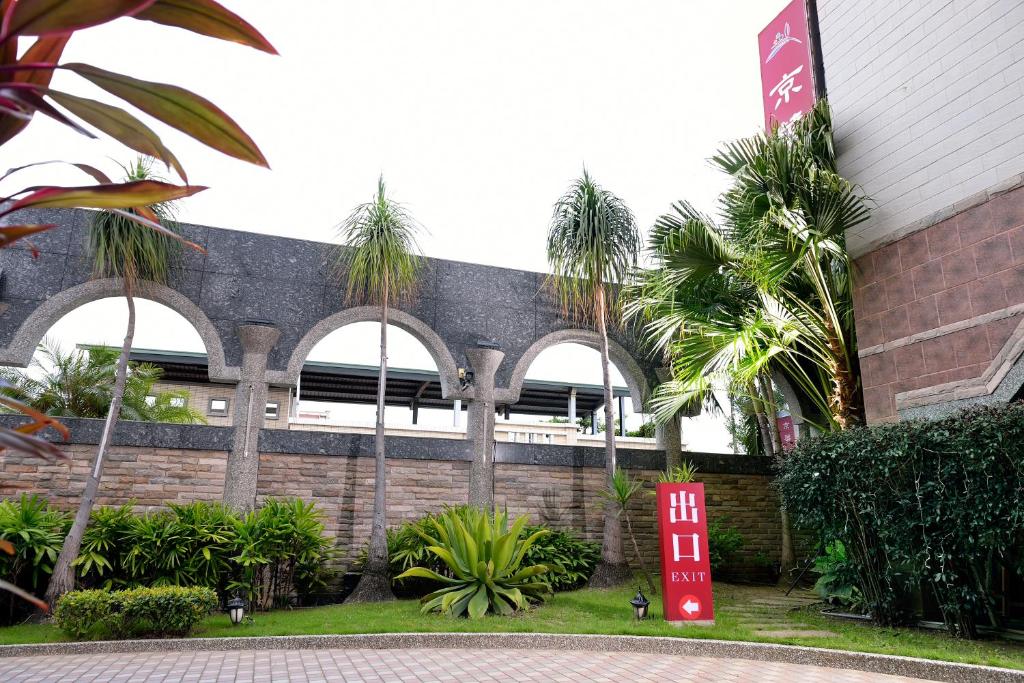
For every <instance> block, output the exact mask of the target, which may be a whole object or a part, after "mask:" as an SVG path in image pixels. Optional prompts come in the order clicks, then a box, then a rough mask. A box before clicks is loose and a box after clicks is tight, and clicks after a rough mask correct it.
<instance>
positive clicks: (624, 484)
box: [600, 469, 658, 593]
mask: <svg viewBox="0 0 1024 683" xmlns="http://www.w3.org/2000/svg"><path fill="white" fill-rule="evenodd" d="M643 488H644V483H643V481H641V480H640V479H637V478H635V477H632V476H630V475H629V474H626V471H625V470H622V469H617V470H615V474H614V475H612V482H611V485H610V486H608V488H607V489H604V490H603V491H601V492H600V493H601V497H602V498H604V499H605V501H607V506H606V507H608V508H609V509H611V510H612V511H614V513H615V515H616V516H621V517H622V519H623V520H625V522H626V530H627V531H628V532H629V540H630V541H632V543H633V553H634V554H635V555H636V561H637V562H638V563H639V564H640V571H641V572H642V573H643V575H644V578H645V579H646V580H647V587H648V588H650V590H651V593H657V592H658V589H657V587H656V586H655V585H654V579H653V578H651V573H650V572H649V571H647V562H646V561H644V556H643V555H641V554H640V546H639V544H637V542H636V535H635V534H634V533H633V520H632V519H630V516H629V504H630V503H631V502H632V501H633V499H634V498H636V497H637V495H638V494H639V493H640V492H641V491H643Z"/></svg>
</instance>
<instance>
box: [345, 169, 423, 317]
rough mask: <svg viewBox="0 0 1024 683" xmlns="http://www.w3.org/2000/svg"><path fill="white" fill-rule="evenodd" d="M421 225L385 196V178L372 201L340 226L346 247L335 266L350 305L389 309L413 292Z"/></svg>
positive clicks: (356, 209) (419, 252)
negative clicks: (385, 307) (389, 306)
mask: <svg viewBox="0 0 1024 683" xmlns="http://www.w3.org/2000/svg"><path fill="white" fill-rule="evenodd" d="M419 230H420V226H419V224H418V223H417V222H416V221H415V219H414V218H413V217H412V215H411V214H410V213H409V212H408V211H407V210H406V208H405V207H404V206H402V204H400V203H398V202H396V201H394V200H393V199H390V198H389V197H388V196H387V187H386V185H385V183H384V176H381V177H380V178H379V179H378V181H377V193H376V195H375V196H374V198H373V199H372V200H371V201H369V202H366V203H365V204H360V205H359V206H357V207H356V208H355V209H354V210H353V211H352V213H351V214H350V215H349V217H348V218H346V219H345V220H344V221H343V222H342V223H341V225H340V226H339V227H338V233H339V235H340V237H341V239H342V241H343V243H344V247H342V248H340V249H338V250H337V252H336V254H335V266H336V268H337V270H338V272H339V274H341V276H342V277H343V278H345V280H346V296H347V297H348V299H349V300H350V301H362V302H366V303H370V304H374V305H380V304H384V303H388V304H393V303H397V302H398V301H400V300H402V299H404V298H406V297H408V296H410V295H411V294H412V293H413V291H415V288H416V283H417V281H418V278H419V271H420V269H421V267H422V262H423V259H422V252H421V250H420V247H419V243H418V242H417V233H418V232H419Z"/></svg>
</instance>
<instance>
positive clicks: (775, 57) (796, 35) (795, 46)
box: [757, 0, 814, 130]
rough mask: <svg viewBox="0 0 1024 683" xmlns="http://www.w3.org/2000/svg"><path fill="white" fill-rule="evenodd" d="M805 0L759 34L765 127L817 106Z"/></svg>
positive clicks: (788, 8)
mask: <svg viewBox="0 0 1024 683" xmlns="http://www.w3.org/2000/svg"><path fill="white" fill-rule="evenodd" d="M804 3H805V0H792V2H790V3H789V4H788V5H786V7H785V9H783V10H782V11H781V12H779V15H778V16H777V17H775V18H774V19H772V21H771V22H770V23H769V24H768V25H767V26H766V27H765V28H764V30H763V31H761V32H760V33H759V34H757V45H758V49H759V53H760V56H761V99H762V101H763V103H764V126H765V129H767V130H771V127H772V123H773V122H776V121H777V122H778V123H789V122H790V121H793V120H795V119H797V118H799V117H800V116H801V115H802V114H805V113H806V112H808V111H810V110H811V108H812V107H814V67H813V61H812V59H811V39H810V36H809V34H808V30H807V7H806V5H805V4H804Z"/></svg>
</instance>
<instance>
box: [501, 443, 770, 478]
mask: <svg viewBox="0 0 1024 683" xmlns="http://www.w3.org/2000/svg"><path fill="white" fill-rule="evenodd" d="M615 455H616V458H617V459H618V461H619V465H620V466H621V467H623V468H626V469H636V470H662V469H665V451H663V450H661V449H658V450H648V449H643V448H616V449H615ZM683 460H687V461H689V462H691V463H693V464H694V465H696V467H697V469H698V471H700V472H707V473H709V474H764V475H770V474H773V469H772V466H771V460H769V459H768V458H762V457H753V456H747V455H722V454H716V453H697V452H684V453H683ZM494 461H495V462H500V463H510V464H516V465H551V466H562V467H570V466H571V467H604V449H603V448H599V447H595V446H563V445H555V444H525V443H502V442H498V443H497V444H495V452H494Z"/></svg>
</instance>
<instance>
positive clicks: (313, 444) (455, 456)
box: [260, 429, 473, 462]
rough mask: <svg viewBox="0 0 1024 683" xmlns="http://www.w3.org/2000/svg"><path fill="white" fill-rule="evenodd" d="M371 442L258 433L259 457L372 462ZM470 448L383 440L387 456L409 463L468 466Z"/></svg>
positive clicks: (450, 442) (457, 442)
mask: <svg viewBox="0 0 1024 683" xmlns="http://www.w3.org/2000/svg"><path fill="white" fill-rule="evenodd" d="M374 438H375V437H374V435H373V434H347V433H344V432H311V431H304V430H301V429H293V430H292V429H263V430H260V453H288V454H296V455H354V456H357V457H369V458H372V457H373V456H374ZM471 446H472V444H471V442H469V441H468V440H466V439H438V438H431V437H424V438H419V437H415V436H389V437H388V438H387V456H388V457H389V458H405V459H410V460H460V461H465V462H469V461H471V460H472V459H473V453H472V451H471V450H470V448H471Z"/></svg>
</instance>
